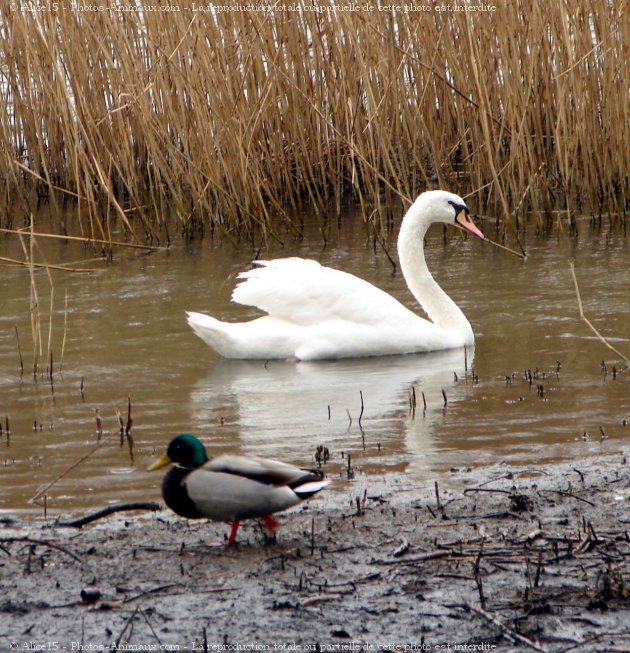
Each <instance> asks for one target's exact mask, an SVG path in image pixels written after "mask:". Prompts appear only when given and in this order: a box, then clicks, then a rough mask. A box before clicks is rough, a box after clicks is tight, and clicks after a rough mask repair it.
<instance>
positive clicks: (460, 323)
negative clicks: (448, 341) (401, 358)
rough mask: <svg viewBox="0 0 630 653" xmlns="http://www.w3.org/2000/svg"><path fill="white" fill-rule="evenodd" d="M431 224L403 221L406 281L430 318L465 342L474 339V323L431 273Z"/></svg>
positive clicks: (402, 259)
mask: <svg viewBox="0 0 630 653" xmlns="http://www.w3.org/2000/svg"><path fill="white" fill-rule="evenodd" d="M427 228H428V225H423V224H421V223H420V224H418V223H417V222H416V223H415V224H414V223H413V222H411V223H408V222H403V224H402V226H401V228H400V234H399V235H398V257H399V260H400V268H401V270H402V273H403V276H404V277H405V281H406V282H407V285H408V286H409V289H410V290H411V292H412V293H413V295H414V297H415V298H416V299H417V300H418V303H419V304H420V306H422V308H423V309H424V310H425V312H426V313H427V315H428V316H429V319H430V320H431V321H432V322H433V323H434V324H435V325H436V326H438V327H440V328H441V329H444V330H445V331H448V332H450V333H453V334H456V335H458V336H460V337H461V339H462V344H468V343H472V342H473V340H474V336H473V330H472V327H471V326H470V322H469V321H468V320H467V319H466V316H465V315H464V313H463V312H462V310H461V309H460V308H459V306H457V304H456V303H455V302H454V301H453V300H452V299H451V298H450V297H449V296H448V295H447V294H446V293H445V292H444V291H443V290H442V288H440V286H439V285H438V284H437V282H436V281H435V279H434V278H433V277H432V276H431V273H430V272H429V269H428V267H427V263H426V260H425V258H424V237H425V235H426V232H427Z"/></svg>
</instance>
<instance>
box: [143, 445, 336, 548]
mask: <svg viewBox="0 0 630 653" xmlns="http://www.w3.org/2000/svg"><path fill="white" fill-rule="evenodd" d="M170 463H173V464H174V467H173V468H172V469H170V470H169V471H168V473H167V474H166V476H165V477H164V481H163V482H162V496H163V497H164V501H165V502H166V505H167V506H168V507H169V508H170V509H171V510H172V511H173V512H175V513H177V514H178V515H181V516H182V517H187V518H188V519H201V518H203V517H206V518H208V519H211V520H213V521H226V522H231V524H232V529H231V531H230V536H229V538H228V544H234V542H235V541H236V533H237V531H238V527H239V523H240V521H241V520H243V519H251V518H259V519H261V520H262V521H263V523H264V524H265V526H266V527H267V530H268V532H269V533H270V534H272V535H273V534H274V533H275V531H276V528H277V526H278V522H277V521H276V520H275V519H274V518H273V517H272V514H273V513H275V512H279V511H281V510H286V509H287V508H290V507H291V506H295V505H296V504H298V503H300V502H301V501H303V500H304V499H308V498H309V497H311V496H313V495H314V494H317V493H318V492H319V491H320V490H323V489H324V488H325V487H326V486H327V485H328V483H329V481H327V480H325V479H324V475H323V474H322V472H320V471H318V470H308V469H301V468H299V467H294V466H293V465H288V464H287V463H282V462H278V461H276V460H266V459H264V458H245V457H242V456H227V455H224V456H219V457H217V458H215V459H213V460H208V456H207V454H206V448H205V447H204V446H203V444H202V443H201V442H200V441H199V440H198V439H197V438H196V437H195V436H194V435H190V434H187V433H186V434H182V435H178V436H177V437H176V438H174V439H173V440H171V442H170V444H169V445H168V449H167V450H166V454H165V455H164V456H162V458H160V460H157V461H156V462H154V463H153V464H152V465H151V466H150V467H149V471H153V470H155V469H160V467H164V466H166V465H168V464H170Z"/></svg>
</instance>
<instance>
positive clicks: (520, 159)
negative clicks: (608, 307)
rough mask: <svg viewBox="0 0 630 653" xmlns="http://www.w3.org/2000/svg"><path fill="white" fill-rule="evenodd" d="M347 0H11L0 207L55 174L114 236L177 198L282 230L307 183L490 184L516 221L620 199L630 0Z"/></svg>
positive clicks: (41, 189)
mask: <svg viewBox="0 0 630 653" xmlns="http://www.w3.org/2000/svg"><path fill="white" fill-rule="evenodd" d="M333 2H334V0H321V1H320V2H318V3H317V6H318V7H319V8H320V9H321V11H319V12H314V11H308V10H305V9H304V8H303V9H302V10H301V11H298V12H296V11H289V10H288V9H289V7H290V6H294V4H293V3H291V4H287V5H277V6H276V8H275V9H274V10H273V11H269V12H260V11H251V12H248V11H230V12H223V13H219V12H214V13H201V12H195V11H193V10H192V3H185V2H181V3H179V4H177V2H173V3H171V5H172V6H175V7H176V8H179V9H180V11H177V12H169V13H166V12H146V13H144V14H142V13H138V12H121V11H118V12H116V11H104V12H94V11H92V12H90V11H83V12H77V11H72V10H70V9H69V8H63V7H62V8H61V9H59V10H58V11H56V12H46V11H39V12H38V11H13V10H11V8H10V7H9V3H8V2H6V1H4V0H3V1H2V2H1V3H0V75H1V80H0V103H1V105H2V110H3V113H4V114H5V115H8V116H9V119H8V120H6V119H5V120H3V121H2V122H1V124H0V129H1V132H2V133H1V135H0V138H1V139H2V141H3V142H4V143H5V145H6V146H5V147H3V148H2V150H1V152H0V197H1V200H0V204H1V205H2V206H3V212H4V213H5V215H4V217H3V218H2V221H3V222H5V223H7V224H10V223H11V222H12V217H13V218H14V219H17V218H15V215H16V211H15V209H16V208H18V209H21V210H23V211H24V213H25V214H26V213H27V212H28V211H30V210H32V208H33V206H34V202H35V201H36V200H37V198H38V197H41V196H42V194H46V195H50V196H51V197H53V198H55V201H57V200H58V198H59V197H62V196H71V197H75V198H76V199H77V207H78V208H77V214H78V218H79V224H80V225H81V230H82V231H83V232H84V233H87V234H89V235H92V236H93V237H100V238H111V237H112V236H111V232H110V229H111V225H112V223H113V220H114V218H117V219H118V220H119V221H121V222H122V224H123V225H124V226H126V227H127V228H128V229H130V230H134V231H135V233H136V235H143V234H139V233H138V232H139V231H141V232H142V231H144V232H146V233H148V234H150V235H153V234H156V233H157V230H158V228H159V225H160V224H161V223H162V221H163V219H164V217H165V216H166V215H167V214H169V212H173V211H175V212H176V214H177V215H178V216H179V218H180V219H181V221H182V223H183V224H184V225H185V226H194V225H199V224H201V223H204V224H208V223H209V224H211V225H213V226H220V227H221V228H223V229H225V228H228V227H229V228H239V227H245V228H248V229H249V228H251V227H253V226H256V225H258V224H260V225H262V226H263V227H265V228H270V227H271V225H272V224H273V220H274V219H275V218H276V217H277V216H281V217H283V218H285V219H286V220H287V221H288V222H291V218H290V215H292V214H293V213H294V211H295V209H299V207H300V206H301V203H302V202H303V201H305V200H306V201H308V202H312V203H314V204H315V206H317V207H319V208H324V207H330V203H331V202H332V203H333V206H335V207H336V208H337V210H338V209H339V207H340V205H341V202H342V199H343V198H344V196H346V195H347V194H348V193H351V194H353V195H354V196H355V197H358V198H359V199H360V200H361V201H365V202H366V203H369V204H370V205H371V204H376V208H379V209H380V208H381V203H385V202H386V201H387V200H388V196H398V195H399V196H401V197H402V198H409V197H412V196H413V195H414V194H415V193H416V192H418V191H419V190H421V189H423V188H425V187H433V186H436V185H437V186H441V187H445V188H449V189H453V190H456V191H460V192H461V193H462V194H464V193H473V194H476V195H477V197H476V198H475V203H476V205H477V207H478V208H481V207H482V206H487V205H488V204H491V205H492V206H493V208H494V210H495V211H498V215H499V216H500V217H501V219H502V221H503V224H504V225H505V224H507V223H509V222H510V221H512V220H514V215H515V213H523V212H529V211H533V212H534V214H538V215H545V214H546V215H551V211H552V210H554V209H558V208H562V209H565V208H566V209H569V210H581V209H582V206H589V207H591V208H592V209H593V210H594V211H599V212H604V213H609V214H611V215H623V213H624V210H625V209H626V208H627V202H628V177H627V174H628V170H629V169H630V148H628V147H627V145H628V143H629V142H630V134H629V133H628V131H629V129H630V127H629V126H630V115H629V113H630V109H629V104H628V102H627V90H628V86H629V83H630V76H629V75H628V67H629V65H630V64H629V63H628V62H629V61H630V56H628V43H630V27H629V25H630V21H629V20H628V16H627V15H624V9H623V3H619V2H612V1H611V2H600V1H599V0H597V1H596V0H564V1H562V2H558V3H551V4H549V3H543V4H541V3H539V2H536V1H535V0H519V1H516V2H509V3H499V4H498V5H496V9H495V10H494V11H493V12H478V13H472V12H459V13H452V12H450V13H449V12H444V13H439V12H436V11H435V10H434V8H433V7H432V6H431V5H427V8H429V9H431V10H430V11H428V12H415V13H412V12H409V13H404V12H403V11H389V12H388V11H377V10H373V11H354V12H337V13H335V12H334V11H331V9H332V7H333ZM298 4H299V3H298ZM283 7H284V10H283ZM327 10H328V11H327ZM24 189H26V190H27V192H26V193H25V192H24ZM52 189H62V190H61V191H57V190H55V191H54V192H53V191H52ZM10 209H11V212H10V213H9V210H10ZM327 210H328V211H330V208H328V209H327ZM17 215H18V216H20V214H19V212H18V214H17ZM119 224H120V222H119Z"/></svg>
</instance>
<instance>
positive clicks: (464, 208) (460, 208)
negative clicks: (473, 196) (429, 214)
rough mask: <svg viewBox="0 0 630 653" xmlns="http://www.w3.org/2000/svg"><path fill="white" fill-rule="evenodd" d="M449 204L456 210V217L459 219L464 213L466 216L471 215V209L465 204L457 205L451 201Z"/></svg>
mask: <svg viewBox="0 0 630 653" xmlns="http://www.w3.org/2000/svg"><path fill="white" fill-rule="evenodd" d="M448 203H449V204H450V205H451V206H452V207H453V208H454V209H455V217H457V216H458V215H459V214H460V213H461V212H462V211H464V213H465V214H466V215H468V214H469V213H470V209H469V208H468V207H467V206H466V205H465V204H457V203H456V202H453V201H451V200H449V201H448Z"/></svg>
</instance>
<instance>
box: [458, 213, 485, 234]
mask: <svg viewBox="0 0 630 653" xmlns="http://www.w3.org/2000/svg"><path fill="white" fill-rule="evenodd" d="M455 224H456V225H457V226H459V227H461V228H462V229H463V230H464V231H467V232H468V233H469V234H472V235H473V236H477V238H481V240H485V237H484V235H483V234H482V233H481V231H479V229H478V228H477V226H476V225H475V223H474V222H473V221H472V220H471V219H470V215H469V214H468V212H467V211H466V210H465V209H462V210H461V211H460V212H459V213H458V214H457V215H456V216H455Z"/></svg>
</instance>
